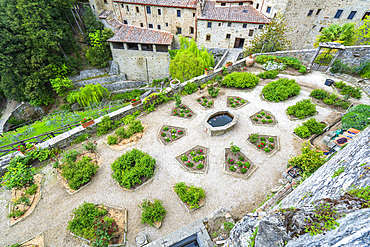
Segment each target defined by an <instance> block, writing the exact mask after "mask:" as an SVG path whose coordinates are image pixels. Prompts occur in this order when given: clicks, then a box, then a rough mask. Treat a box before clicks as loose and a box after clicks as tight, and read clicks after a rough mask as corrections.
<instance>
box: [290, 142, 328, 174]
mask: <svg viewBox="0 0 370 247" xmlns="http://www.w3.org/2000/svg"><path fill="white" fill-rule="evenodd" d="M301 151H302V154H300V155H298V156H295V157H292V158H291V159H290V160H289V161H288V163H289V165H291V166H295V165H298V166H299V167H301V168H302V170H303V173H305V174H306V175H307V177H308V176H310V175H311V174H312V173H314V172H315V171H316V170H317V169H319V168H320V166H322V165H323V164H324V163H325V162H326V158H325V157H324V155H323V153H322V152H319V151H318V150H317V149H311V148H310V144H309V143H307V142H305V143H304V144H303V145H302V148H301Z"/></svg>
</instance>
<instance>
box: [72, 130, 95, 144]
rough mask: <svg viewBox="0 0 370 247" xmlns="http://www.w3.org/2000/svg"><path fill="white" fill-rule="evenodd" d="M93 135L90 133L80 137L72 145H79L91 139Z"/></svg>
mask: <svg viewBox="0 0 370 247" xmlns="http://www.w3.org/2000/svg"><path fill="white" fill-rule="evenodd" d="M90 137H91V135H90V134H89V133H86V134H83V135H80V136H78V137H77V138H76V139H75V140H74V141H73V142H72V143H71V144H72V145H73V144H78V143H81V142H83V141H86V140H87V139H89V138H90Z"/></svg>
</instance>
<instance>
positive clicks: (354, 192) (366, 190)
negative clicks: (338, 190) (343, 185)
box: [347, 185, 370, 207]
mask: <svg viewBox="0 0 370 247" xmlns="http://www.w3.org/2000/svg"><path fill="white" fill-rule="evenodd" d="M347 193H348V194H350V195H351V196H354V197H358V198H361V199H364V200H366V201H368V202H367V207H370V185H368V186H366V187H363V188H351V189H350V190H348V191H347ZM365 206H366V205H365Z"/></svg>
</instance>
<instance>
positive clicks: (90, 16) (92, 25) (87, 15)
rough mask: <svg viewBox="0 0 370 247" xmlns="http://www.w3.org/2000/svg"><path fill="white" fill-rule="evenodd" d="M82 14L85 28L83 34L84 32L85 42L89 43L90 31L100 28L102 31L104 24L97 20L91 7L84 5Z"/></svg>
mask: <svg viewBox="0 0 370 247" xmlns="http://www.w3.org/2000/svg"><path fill="white" fill-rule="evenodd" d="M84 10H85V11H84V14H83V17H82V19H83V22H84V24H85V26H86V29H85V34H84V38H85V40H86V41H87V43H89V44H91V41H90V36H89V35H90V33H93V32H95V31H96V30H100V31H102V30H103V29H104V25H103V23H101V22H100V21H98V20H97V19H96V17H95V15H94V13H93V12H92V10H91V8H89V7H87V8H85V7H84Z"/></svg>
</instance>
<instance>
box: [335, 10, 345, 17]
mask: <svg viewBox="0 0 370 247" xmlns="http://www.w3.org/2000/svg"><path fill="white" fill-rule="evenodd" d="M342 13H343V10H342V9H338V11H337V13H336V14H335V16H334V18H335V19H339V18H340V16H341V15H342Z"/></svg>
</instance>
